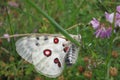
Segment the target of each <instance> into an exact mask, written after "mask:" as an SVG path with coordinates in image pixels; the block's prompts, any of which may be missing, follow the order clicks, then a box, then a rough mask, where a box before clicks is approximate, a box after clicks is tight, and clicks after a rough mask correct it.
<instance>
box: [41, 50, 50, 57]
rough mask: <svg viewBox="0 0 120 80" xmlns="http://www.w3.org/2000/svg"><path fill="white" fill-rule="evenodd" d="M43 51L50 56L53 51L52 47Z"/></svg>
mask: <svg viewBox="0 0 120 80" xmlns="http://www.w3.org/2000/svg"><path fill="white" fill-rule="evenodd" d="M43 53H44V55H45V56H47V57H49V56H51V54H52V51H51V50H50V49H45V50H44V51H43Z"/></svg>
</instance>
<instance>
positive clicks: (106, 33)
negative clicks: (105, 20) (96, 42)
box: [90, 18, 112, 38]
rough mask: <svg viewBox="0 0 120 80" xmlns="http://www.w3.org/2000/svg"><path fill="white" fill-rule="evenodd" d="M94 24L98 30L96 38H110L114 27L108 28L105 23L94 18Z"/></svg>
mask: <svg viewBox="0 0 120 80" xmlns="http://www.w3.org/2000/svg"><path fill="white" fill-rule="evenodd" d="M90 23H91V24H92V27H93V28H94V29H95V30H96V32H95V35H96V38H98V37H100V38H109V37H110V35H111V32H112V27H108V28H106V27H105V25H104V24H100V22H99V21H98V20H97V19H95V18H93V20H92V21H90Z"/></svg>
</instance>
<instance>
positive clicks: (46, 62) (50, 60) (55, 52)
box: [32, 36, 67, 78]
mask: <svg viewBox="0 0 120 80" xmlns="http://www.w3.org/2000/svg"><path fill="white" fill-rule="evenodd" d="M43 39H44V38H43ZM64 43H67V41H66V40H65V39H63V38H59V37H51V36H49V37H48V40H45V41H44V44H43V45H41V46H42V47H41V48H40V49H39V51H38V52H36V53H34V54H33V55H32V59H33V64H34V65H35V68H36V70H37V71H38V72H40V73H42V74H43V75H45V76H47V77H51V78H55V77H57V76H59V75H60V74H61V73H62V71H63V68H64V58H65V55H66V53H65V51H64V48H65V47H64V46H63V44H64Z"/></svg>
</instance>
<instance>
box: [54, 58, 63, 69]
mask: <svg viewBox="0 0 120 80" xmlns="http://www.w3.org/2000/svg"><path fill="white" fill-rule="evenodd" d="M54 63H55V64H58V67H61V63H60V61H59V59H58V58H55V59H54Z"/></svg>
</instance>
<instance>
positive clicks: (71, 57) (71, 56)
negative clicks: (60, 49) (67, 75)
mask: <svg viewBox="0 0 120 80" xmlns="http://www.w3.org/2000/svg"><path fill="white" fill-rule="evenodd" d="M77 56H78V50H77V47H76V46H75V45H74V44H72V45H71V47H70V48H69V50H68V52H67V55H66V57H65V63H66V65H68V66H70V65H72V64H74V63H75V62H76V60H77Z"/></svg>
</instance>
